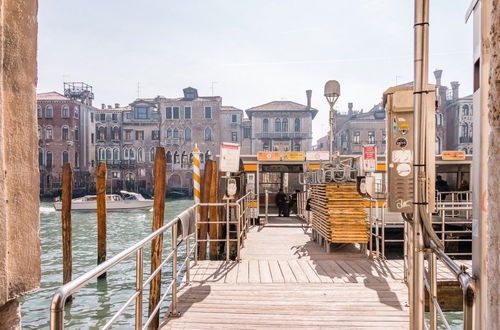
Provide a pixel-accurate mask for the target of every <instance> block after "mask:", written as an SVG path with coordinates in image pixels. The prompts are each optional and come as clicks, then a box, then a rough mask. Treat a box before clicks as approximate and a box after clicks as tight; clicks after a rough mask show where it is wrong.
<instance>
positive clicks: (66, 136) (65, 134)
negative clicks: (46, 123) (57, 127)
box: [61, 126, 69, 141]
mask: <svg viewBox="0 0 500 330" xmlns="http://www.w3.org/2000/svg"><path fill="white" fill-rule="evenodd" d="M61 131H62V134H61V136H62V139H63V140H64V141H68V140H69V128H68V126H63V127H62V129H61Z"/></svg>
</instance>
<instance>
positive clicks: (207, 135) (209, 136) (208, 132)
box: [205, 127, 212, 141]
mask: <svg viewBox="0 0 500 330" xmlns="http://www.w3.org/2000/svg"><path fill="white" fill-rule="evenodd" d="M211 140H212V129H211V128H210V127H206V128H205V141H211Z"/></svg>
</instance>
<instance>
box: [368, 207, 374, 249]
mask: <svg viewBox="0 0 500 330" xmlns="http://www.w3.org/2000/svg"><path fill="white" fill-rule="evenodd" d="M372 209H373V202H372V200H371V199H370V212H369V214H368V219H369V222H370V235H369V236H368V237H369V238H370V242H368V244H369V248H370V255H371V256H372V257H373V218H372V213H373V211H372Z"/></svg>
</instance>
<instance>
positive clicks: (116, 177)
mask: <svg viewBox="0 0 500 330" xmlns="http://www.w3.org/2000/svg"><path fill="white" fill-rule="evenodd" d="M112 178H113V179H119V178H120V172H116V171H113V172H112Z"/></svg>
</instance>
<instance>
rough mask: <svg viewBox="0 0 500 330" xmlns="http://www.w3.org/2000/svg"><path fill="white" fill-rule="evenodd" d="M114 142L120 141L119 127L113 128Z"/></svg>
mask: <svg viewBox="0 0 500 330" xmlns="http://www.w3.org/2000/svg"><path fill="white" fill-rule="evenodd" d="M113 140H115V141H119V140H120V128H119V127H118V126H115V127H113Z"/></svg>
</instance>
